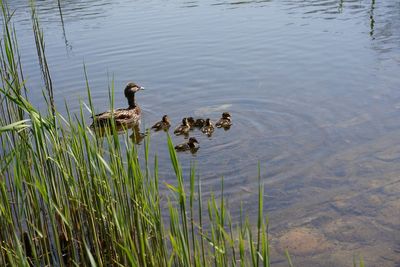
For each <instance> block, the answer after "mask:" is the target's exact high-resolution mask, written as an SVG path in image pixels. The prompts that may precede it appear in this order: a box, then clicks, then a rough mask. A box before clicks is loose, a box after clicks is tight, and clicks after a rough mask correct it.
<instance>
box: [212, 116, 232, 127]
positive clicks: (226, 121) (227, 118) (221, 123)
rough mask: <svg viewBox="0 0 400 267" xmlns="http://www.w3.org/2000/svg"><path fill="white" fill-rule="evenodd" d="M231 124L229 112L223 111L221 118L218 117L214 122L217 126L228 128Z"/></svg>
mask: <svg viewBox="0 0 400 267" xmlns="http://www.w3.org/2000/svg"><path fill="white" fill-rule="evenodd" d="M231 125H232V120H231V114H229V113H228V112H224V113H222V118H221V119H219V121H218V122H217V123H216V124H215V126H217V128H221V127H222V128H224V129H226V128H229V127H231Z"/></svg>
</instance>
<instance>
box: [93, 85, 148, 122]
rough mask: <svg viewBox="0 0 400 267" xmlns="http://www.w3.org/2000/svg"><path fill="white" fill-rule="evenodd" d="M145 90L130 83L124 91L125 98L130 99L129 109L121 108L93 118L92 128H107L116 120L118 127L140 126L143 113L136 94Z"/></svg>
mask: <svg viewBox="0 0 400 267" xmlns="http://www.w3.org/2000/svg"><path fill="white" fill-rule="evenodd" d="M143 89H144V88H143V87H141V86H139V85H137V84H135V83H133V82H129V83H128V84H127V85H126V86H125V90H124V94H125V97H126V98H127V99H128V104H129V106H128V108H119V109H116V110H113V111H110V110H109V111H106V112H103V113H99V114H96V115H94V116H92V118H93V123H92V125H91V126H90V127H91V128H93V127H94V126H97V127H104V126H107V125H109V124H110V122H111V119H114V121H115V125H116V126H129V125H133V124H138V123H139V121H140V118H141V115H142V111H141V109H140V107H139V106H138V105H137V104H136V102H135V93H136V92H138V91H140V90H143Z"/></svg>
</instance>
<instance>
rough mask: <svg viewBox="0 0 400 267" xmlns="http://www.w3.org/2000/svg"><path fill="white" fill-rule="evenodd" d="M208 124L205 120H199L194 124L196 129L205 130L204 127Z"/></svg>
mask: <svg viewBox="0 0 400 267" xmlns="http://www.w3.org/2000/svg"><path fill="white" fill-rule="evenodd" d="M205 124H206V121H205V120H204V119H197V120H196V121H195V122H194V127H198V128H203V126H204V125H205Z"/></svg>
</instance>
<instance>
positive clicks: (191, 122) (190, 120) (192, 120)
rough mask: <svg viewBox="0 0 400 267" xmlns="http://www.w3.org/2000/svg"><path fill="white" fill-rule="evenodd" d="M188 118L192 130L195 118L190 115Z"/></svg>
mask: <svg viewBox="0 0 400 267" xmlns="http://www.w3.org/2000/svg"><path fill="white" fill-rule="evenodd" d="M187 120H188V123H189V126H190V130H193V128H194V123H195V120H194V119H193V117H188V118H187Z"/></svg>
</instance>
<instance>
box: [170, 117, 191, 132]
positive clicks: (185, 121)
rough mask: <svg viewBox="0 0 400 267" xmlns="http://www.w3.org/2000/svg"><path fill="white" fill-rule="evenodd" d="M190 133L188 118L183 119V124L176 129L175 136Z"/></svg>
mask: <svg viewBox="0 0 400 267" xmlns="http://www.w3.org/2000/svg"><path fill="white" fill-rule="evenodd" d="M189 131H190V125H189V122H188V119H187V118H183V119H182V124H181V125H180V126H178V127H177V128H176V129H175V131H174V134H176V135H181V134H184V135H187V134H188V133H189Z"/></svg>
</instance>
